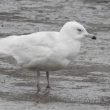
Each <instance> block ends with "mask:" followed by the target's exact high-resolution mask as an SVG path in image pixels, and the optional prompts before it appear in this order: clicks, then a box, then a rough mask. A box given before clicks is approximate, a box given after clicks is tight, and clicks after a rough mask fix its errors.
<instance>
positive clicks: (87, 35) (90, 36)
mask: <svg viewBox="0 0 110 110" xmlns="http://www.w3.org/2000/svg"><path fill="white" fill-rule="evenodd" d="M86 37H88V38H91V39H93V40H96V39H97V38H96V36H95V35H93V34H89V33H87V34H86Z"/></svg>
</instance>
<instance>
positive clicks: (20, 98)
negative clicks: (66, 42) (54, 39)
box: [0, 0, 110, 110]
mask: <svg viewBox="0 0 110 110" xmlns="http://www.w3.org/2000/svg"><path fill="white" fill-rule="evenodd" d="M109 18H110V1H109V0H74V1H73V0H56V1H52V0H41V1H36V0H11V1H10V0H1V1H0V37H1V38H2V37H7V36H8V35H20V34H28V33H32V32H36V31H45V30H47V31H48V30H54V31H59V29H60V28H61V27H62V25H63V24H64V23H65V22H66V21H70V20H77V21H78V22H81V23H82V24H83V25H84V26H85V27H86V28H87V30H88V31H89V32H90V33H93V34H95V35H96V36H97V40H96V41H92V40H90V39H87V40H84V43H83V44H82V48H81V53H80V54H79V56H78V57H77V58H76V59H75V61H73V63H71V65H70V66H69V67H68V68H66V69H63V70H60V71H56V72H51V74H50V83H51V90H50V93H49V94H48V95H45V94H44V91H45V86H46V79H45V73H44V72H42V74H41V82H40V83H41V86H42V92H41V93H40V94H39V95H35V93H36V90H37V87H36V73H35V72H34V71H30V70H25V69H22V70H21V69H18V68H17V65H16V61H15V60H14V59H13V58H12V57H7V56H1V57H0V110H20V109H23V110H81V109H82V110H110V57H109V55H110V50H109V49H110V43H109V41H110V37H109V36H110V19H109Z"/></svg>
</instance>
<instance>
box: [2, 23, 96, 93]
mask: <svg viewBox="0 0 110 110" xmlns="http://www.w3.org/2000/svg"><path fill="white" fill-rule="evenodd" d="M84 37H91V38H93V39H96V38H95V36H93V35H91V34H89V33H88V32H87V31H86V30H85V28H84V27H83V26H82V25H81V24H79V23H78V22H76V21H71V22H67V23H66V24H65V25H64V26H63V27H62V28H61V30H60V32H52V31H46V32H36V33H32V34H29V35H20V36H9V37H6V38H1V39H0V53H4V54H8V55H11V56H13V57H14V58H15V59H16V61H17V63H18V65H19V66H21V67H24V68H30V69H34V70H37V76H38V79H37V80H38V82H37V83H38V84H37V87H38V92H39V91H40V87H39V76H40V71H46V74H47V80H48V85H47V88H49V71H54V70H59V69H62V68H65V67H67V66H68V64H69V63H70V62H71V61H72V59H74V57H75V56H77V54H78V53H79V51H80V46H81V44H80V39H82V38H84Z"/></svg>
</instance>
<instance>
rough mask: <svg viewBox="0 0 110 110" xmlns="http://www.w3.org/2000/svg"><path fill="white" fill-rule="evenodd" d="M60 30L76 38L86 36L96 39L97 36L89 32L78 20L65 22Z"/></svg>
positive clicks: (65, 34)
mask: <svg viewBox="0 0 110 110" xmlns="http://www.w3.org/2000/svg"><path fill="white" fill-rule="evenodd" d="M60 32H61V33H62V34H63V35H64V36H68V37H71V38H72V39H74V40H80V39H82V38H84V37H86V38H87V37H88V38H91V39H96V37H95V36H94V35H92V34H89V33H88V32H87V31H86V29H85V28H84V27H83V25H81V24H80V23H78V22H76V21H71V22H67V23H65V24H64V26H63V27H62V29H61V30H60Z"/></svg>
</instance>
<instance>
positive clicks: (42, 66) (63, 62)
mask: <svg viewBox="0 0 110 110" xmlns="http://www.w3.org/2000/svg"><path fill="white" fill-rule="evenodd" d="M69 63H70V61H69V60H67V59H58V58H57V59H42V60H40V61H38V60H37V61H35V62H31V63H29V64H24V65H21V66H23V67H26V68H30V69H37V70H42V71H56V70H59V69H63V68H66V67H67V66H68V64H69Z"/></svg>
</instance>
